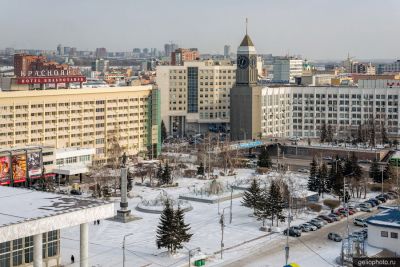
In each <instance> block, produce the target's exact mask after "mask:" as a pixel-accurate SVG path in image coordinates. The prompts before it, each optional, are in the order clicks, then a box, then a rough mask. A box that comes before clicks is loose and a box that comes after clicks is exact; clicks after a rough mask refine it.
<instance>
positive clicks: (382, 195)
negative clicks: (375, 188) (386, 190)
mask: <svg viewBox="0 0 400 267" xmlns="http://www.w3.org/2000/svg"><path fill="white" fill-rule="evenodd" d="M376 197H383V198H384V199H386V200H388V199H389V195H388V194H379V195H377V196H376Z"/></svg>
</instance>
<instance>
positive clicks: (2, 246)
mask: <svg viewBox="0 0 400 267" xmlns="http://www.w3.org/2000/svg"><path fill="white" fill-rule="evenodd" d="M10 249H11V247H10V242H9V241H7V242H4V243H0V266H1V267H10V266H11V265H10V264H11V262H10V259H11V258H10Z"/></svg>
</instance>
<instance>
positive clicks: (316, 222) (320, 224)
mask: <svg viewBox="0 0 400 267" xmlns="http://www.w3.org/2000/svg"><path fill="white" fill-rule="evenodd" d="M307 223H308V224H311V225H314V226H315V227H317V228H318V229H320V228H321V227H322V226H323V224H322V223H321V222H320V221H317V220H315V221H308V222H307Z"/></svg>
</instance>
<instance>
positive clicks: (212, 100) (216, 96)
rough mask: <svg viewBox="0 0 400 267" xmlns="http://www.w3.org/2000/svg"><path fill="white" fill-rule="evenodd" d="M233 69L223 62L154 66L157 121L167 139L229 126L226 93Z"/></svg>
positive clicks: (233, 67) (232, 78)
mask: <svg viewBox="0 0 400 267" xmlns="http://www.w3.org/2000/svg"><path fill="white" fill-rule="evenodd" d="M235 70H236V67H235V66H234V65H233V64H231V63H230V62H225V61H212V60H206V61H190V62H184V65H183V66H158V67H157V78H156V81H157V85H158V87H159V89H160V94H161V99H162V102H161V119H162V120H163V121H164V124H165V126H166V128H167V132H168V133H169V134H171V135H176V136H185V135H193V134H196V133H198V132H199V131H200V132H203V131H206V130H207V129H208V128H209V127H210V126H215V125H216V126H217V127H226V124H228V123H229V116H230V113H229V110H230V101H229V96H230V90H231V88H232V86H233V84H234V82H235Z"/></svg>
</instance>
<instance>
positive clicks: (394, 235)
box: [381, 231, 399, 239]
mask: <svg viewBox="0 0 400 267" xmlns="http://www.w3.org/2000/svg"><path fill="white" fill-rule="evenodd" d="M381 237H389V232H388V231H381ZM390 238H395V239H398V238H399V234H398V233H395V232H390Z"/></svg>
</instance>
